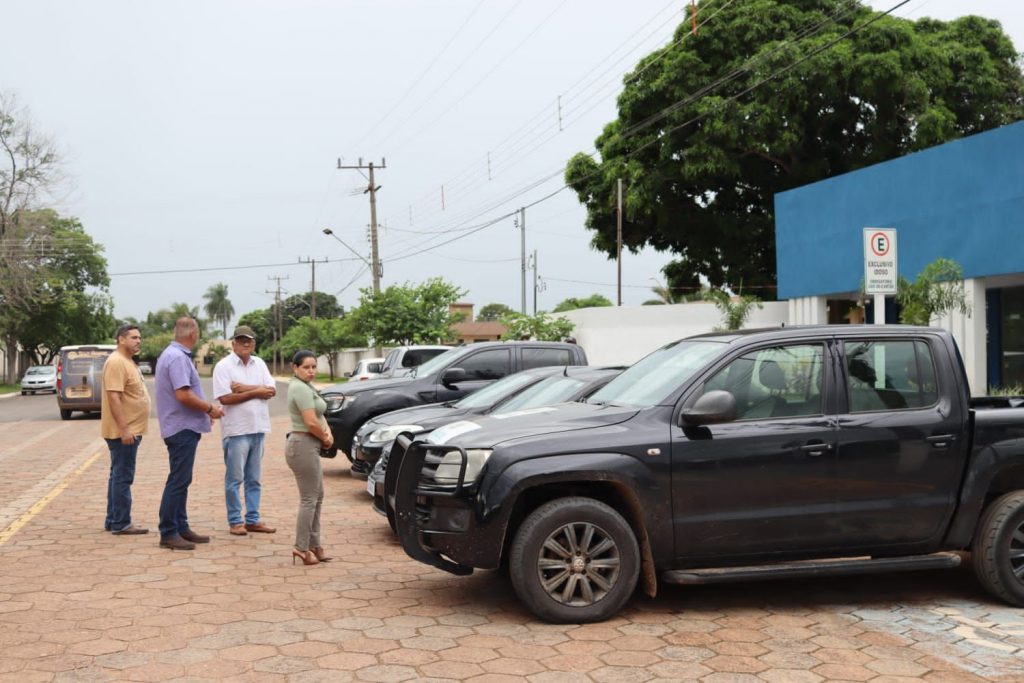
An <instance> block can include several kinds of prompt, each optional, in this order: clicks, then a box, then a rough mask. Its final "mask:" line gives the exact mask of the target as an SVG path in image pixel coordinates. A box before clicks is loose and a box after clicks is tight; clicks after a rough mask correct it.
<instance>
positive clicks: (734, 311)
mask: <svg viewBox="0 0 1024 683" xmlns="http://www.w3.org/2000/svg"><path fill="white" fill-rule="evenodd" d="M709 298H710V299H711V300H712V301H714V302H715V306H716V307H717V308H718V310H719V311H721V313H722V324H721V325H720V326H719V327H716V328H715V329H716V330H720V331H721V330H728V331H732V330H741V329H743V326H744V325H745V324H746V323H747V318H749V317H750V314H751V313H753V312H754V309H755V308H764V305H763V304H762V303H761V300H760V299H758V298H757V297H756V296H749V295H746V294H744V295H742V296H730V295H729V294H728V293H727V292H723V291H722V290H720V289H718V290H713V291H711V292H709Z"/></svg>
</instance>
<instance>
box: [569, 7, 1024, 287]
mask: <svg viewBox="0 0 1024 683" xmlns="http://www.w3.org/2000/svg"><path fill="white" fill-rule="evenodd" d="M700 7H701V12H702V14H703V16H706V17H709V18H708V21H707V24H706V25H705V26H704V27H703V28H702V29H701V30H700V31H699V33H698V34H697V35H696V36H693V35H690V34H689V32H690V25H689V24H688V23H685V24H683V25H681V26H680V27H679V29H678V30H677V33H676V41H675V42H674V43H673V44H672V45H671V46H669V47H666V48H664V49H663V50H659V51H658V52H655V53H653V54H651V55H649V56H647V57H646V58H644V59H643V60H641V62H640V63H639V64H638V65H637V67H636V69H635V70H634V71H633V72H632V73H631V74H629V75H628V76H627V77H626V85H625V88H624V90H623V92H622V93H621V95H620V96H619V99H618V110H619V116H618V118H617V119H616V120H615V121H613V122H612V123H610V124H608V125H607V126H606V127H605V129H604V131H603V133H602V134H601V136H600V137H599V138H598V139H597V141H596V147H597V150H598V152H599V160H595V159H594V158H591V157H590V156H588V155H584V154H578V155H576V156H575V157H573V158H572V160H571V161H570V162H569V164H568V166H567V168H566V181H567V182H568V184H569V185H570V186H571V187H572V188H573V189H574V190H575V191H576V193H577V195H578V196H579V199H580V201H581V202H582V203H583V204H584V205H585V206H586V208H587V227H588V228H589V229H590V230H592V231H593V233H594V235H593V239H592V245H593V246H594V247H595V248H597V249H599V250H601V251H604V252H606V253H607V254H609V256H610V257H613V256H614V254H615V246H616V205H617V201H616V183H617V180H618V179H619V178H621V179H622V180H623V187H624V207H625V208H624V211H623V243H624V246H625V247H626V248H627V249H631V250H634V251H636V250H639V249H640V248H642V247H645V246H651V247H653V248H655V249H657V250H661V251H669V252H672V253H673V254H674V255H675V257H676V258H675V260H674V261H672V262H671V263H670V264H669V265H668V266H666V268H665V269H664V272H665V274H666V276H667V277H668V280H669V285H670V286H671V287H678V288H684V291H692V290H695V289H697V288H698V287H699V285H700V276H701V275H703V276H704V277H705V278H706V279H707V281H709V282H710V284H711V285H712V287H714V288H716V289H717V288H723V287H729V288H732V289H734V290H738V289H739V288H742V289H743V290H744V291H750V290H753V291H754V292H756V293H757V294H759V295H761V296H762V298H774V295H775V290H774V285H775V247H774V215H773V205H772V202H773V197H774V195H775V193H777V192H781V191H784V190H788V189H791V188H794V187H798V186H801V185H805V184H807V183H810V182H814V181H817V180H820V179H822V178H827V177H830V176H835V175H838V174H841V173H846V172H848V171H852V170H854V169H858V168H861V167H863V166H867V165H870V164H874V163H878V162H880V161H884V160H887V159H891V158H894V157H897V156H900V155H903V154H906V153H908V152H913V151H915V150H920V149H923V148H926V147H930V146H933V145H936V144H938V143H941V142H945V141H948V140H951V139H955V138H958V137H961V136H964V135H969V134H972V133H977V132H980V131H984V130H987V129H990V128H994V127H996V126H1000V125H1003V124H1006V123H1009V122H1012V121H1015V120H1018V119H1020V118H1024V96H1022V93H1024V79H1022V75H1021V71H1020V68H1019V63H1018V55H1017V53H1016V50H1015V49H1014V46H1013V44H1012V43H1011V41H1010V39H1009V38H1008V37H1007V36H1006V34H1005V33H1003V31H1002V29H1001V27H1000V25H999V23H998V22H996V21H993V20H988V19H983V18H980V17H963V18H961V19H957V20H954V21H951V22H941V21H936V20H932V19H922V20H920V21H917V22H911V21H909V20H905V19H899V18H894V17H890V16H884V15H880V14H878V13H876V12H873V11H872V10H871V9H869V8H867V7H865V6H863V5H862V4H861V3H860V2H858V1H857V0H799V1H796V0H748V1H746V2H742V3H732V2H727V1H726V0H704V2H702V3H701V5H700Z"/></svg>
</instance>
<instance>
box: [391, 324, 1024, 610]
mask: <svg viewBox="0 0 1024 683" xmlns="http://www.w3.org/2000/svg"><path fill="white" fill-rule="evenodd" d="M1021 403H1022V402H1021V400H1020V399H1010V398H1006V399H997V398H984V399H974V400H972V399H970V397H969V390H968V385H967V380H966V377H965V373H964V368H963V363H962V360H961V358H960V355H959V352H958V351H957V348H956V345H955V343H954V341H953V338H952V337H951V336H950V334H949V333H947V332H945V331H943V330H940V329H936V328H920V327H903V326H848V325H842V326H840V325H836V326H816V327H794V328H782V329H774V330H754V331H745V332H740V333H719V334H711V335H702V336H697V337H692V338H689V339H685V340H682V341H679V342H675V343H672V344H668V345H666V346H664V347H663V348H661V349H659V350H657V351H655V352H654V353H652V354H651V355H649V356H647V357H646V358H644V359H643V360H641V361H639V362H638V363H637V364H636V365H634V366H633V367H631V368H629V369H628V370H626V371H625V372H624V373H622V374H621V375H619V376H618V377H617V378H615V379H614V380H612V381H611V382H610V383H609V384H608V385H607V386H605V387H604V388H603V389H601V390H600V391H598V392H596V393H595V394H593V395H592V396H591V397H590V399H588V402H587V403H586V404H570V405H564V406H560V407H558V408H557V409H556V410H555V411H552V412H548V413H545V414H543V415H537V416H529V415H528V416H522V417H518V418H512V419H506V420H493V419H491V418H479V419H475V420H471V421H464V422H460V423H458V424H457V425H455V426H454V427H453V428H452V429H446V428H441V429H438V430H435V431H434V432H432V433H431V434H430V435H428V436H426V437H423V438H417V439H415V440H412V441H410V439H409V438H408V437H404V436H403V437H400V438H399V440H398V442H397V443H396V444H395V446H394V450H393V452H392V455H391V466H390V467H389V468H388V480H387V481H386V483H385V487H386V489H387V491H388V492H389V494H392V495H394V501H395V514H396V524H397V531H398V534H399V537H400V539H401V542H402V545H403V547H404V548H405V550H406V552H407V553H408V554H409V555H410V556H412V557H413V558H415V559H417V560H420V561H422V562H425V563H428V564H431V565H434V566H436V567H439V568H441V569H444V570H447V571H449V572H452V573H455V574H468V573H470V572H472V571H473V568H485V569H493V568H498V567H501V566H503V565H505V566H507V568H508V571H509V574H510V576H511V580H512V583H513V586H514V588H515V590H516V593H517V594H518V595H519V597H520V599H521V600H522V601H523V602H524V603H525V605H526V606H527V607H528V608H529V609H530V610H531V611H532V612H533V613H534V614H535V615H537V616H538V617H540V618H542V619H545V620H548V621H555V622H577V623H578V622H589V621H597V620H602V619H606V618H608V617H609V616H611V615H613V614H615V613H616V612H617V611H618V610H619V609H620V608H621V607H622V605H623V604H624V603H625V602H626V601H627V600H628V599H629V598H630V596H631V595H632V594H633V592H634V590H635V589H636V587H637V584H638V582H639V583H642V585H643V588H644V589H645V591H646V593H647V594H648V595H651V596H653V595H654V594H655V592H656V587H657V579H658V578H659V577H660V579H661V580H662V581H663V582H667V583H674V584H697V583H709V582H717V581H728V580H743V579H755V578H781V577H799V576H821V575H824V574H829V573H867V572H876V571H898V570H916V569H926V568H941V567H953V566H957V565H958V564H959V563H960V560H961V554H960V552H959V551H969V552H970V558H971V561H972V562H973V565H974V568H975V570H976V573H977V575H978V578H979V580H980V582H981V583H982V584H983V585H984V587H985V588H986V589H987V590H989V591H990V592H991V593H993V594H994V595H996V596H998V597H999V598H1001V599H1003V600H1005V601H1007V602H1009V603H1012V604H1015V605H1024V408H1021V407H1019V406H1020V404H1021Z"/></svg>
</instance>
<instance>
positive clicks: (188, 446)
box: [160, 429, 202, 539]
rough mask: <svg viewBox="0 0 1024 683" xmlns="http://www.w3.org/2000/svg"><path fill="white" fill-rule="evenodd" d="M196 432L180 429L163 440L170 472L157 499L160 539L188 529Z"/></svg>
mask: <svg viewBox="0 0 1024 683" xmlns="http://www.w3.org/2000/svg"><path fill="white" fill-rule="evenodd" d="M201 436H202V435H201V434H200V433H199V432H193V431H192V430H191V429H183V430H181V431H180V432H178V433H176V434H172V435H171V436H169V437H167V438H166V439H164V443H165V444H167V455H168V456H169V462H170V471H169V472H168V473H167V483H166V484H164V495H163V497H162V498H161V499H160V538H161V539H166V538H171V537H173V536H180V535H181V533H182V532H183V531H188V530H189V527H188V513H187V512H186V511H185V508H186V506H187V505H188V486H189V484H191V483H192V466H193V465H194V464H195V462H196V447H197V446H199V438H200V437H201Z"/></svg>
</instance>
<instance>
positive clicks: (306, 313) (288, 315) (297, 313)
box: [270, 292, 345, 334]
mask: <svg viewBox="0 0 1024 683" xmlns="http://www.w3.org/2000/svg"><path fill="white" fill-rule="evenodd" d="M312 302H313V295H312V293H311V292H305V293H303V294H293V295H292V296H290V297H288V298H287V299H284V300H283V301H282V302H281V327H282V330H283V333H284V334H288V330H289V329H291V326H292V325H294V324H295V323H297V322H298V321H299V320H300V319H301V318H305V317H310V316H312V314H313V313H312ZM270 308H271V312H273V308H274V307H273V306H271V307H270ZM316 317H317V318H343V317H345V308H344V307H343V306H342V305H341V304H339V303H338V299H337V298H336V297H335V296H334V295H333V294H328V293H326V292H317V293H316Z"/></svg>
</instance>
